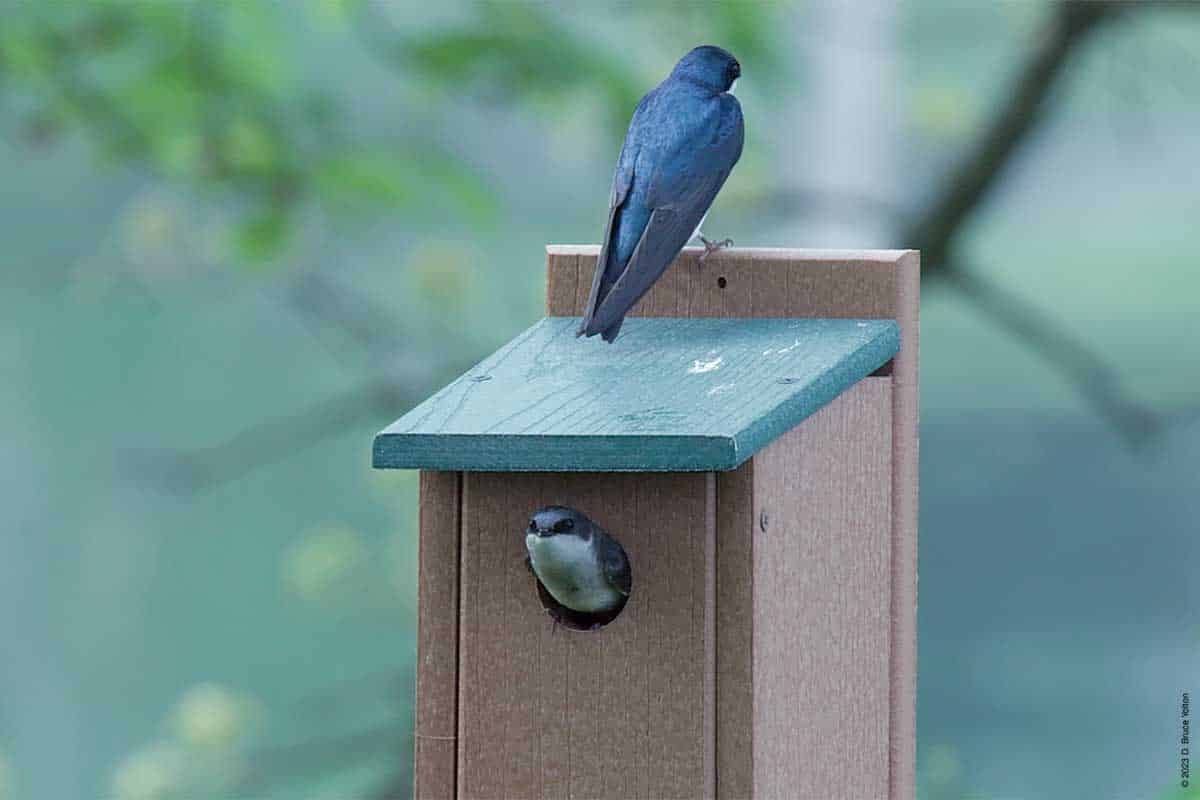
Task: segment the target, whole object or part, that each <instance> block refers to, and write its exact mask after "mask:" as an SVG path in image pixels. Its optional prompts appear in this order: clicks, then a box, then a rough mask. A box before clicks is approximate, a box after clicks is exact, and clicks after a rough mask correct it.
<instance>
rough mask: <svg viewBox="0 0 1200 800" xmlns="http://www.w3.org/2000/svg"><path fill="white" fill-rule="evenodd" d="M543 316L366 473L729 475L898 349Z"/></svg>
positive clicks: (409, 426)
mask: <svg viewBox="0 0 1200 800" xmlns="http://www.w3.org/2000/svg"><path fill="white" fill-rule="evenodd" d="M578 325H579V319H578V318H577V317H576V318H571V317H548V318H546V319H543V320H541V321H540V322H538V323H537V324H536V325H534V326H533V327H531V328H529V329H528V330H526V331H525V332H524V333H522V334H521V335H519V336H517V337H516V338H515V339H513V340H512V341H511V342H509V343H508V344H506V345H505V346H504V347H502V348H500V349H499V350H498V351H496V352H495V353H493V354H492V355H491V356H489V357H488V358H486V359H484V360H483V361H482V362H480V363H479V364H478V365H477V366H476V367H475V368H473V369H471V370H470V371H468V372H467V373H466V374H465V375H463V376H461V377H460V378H458V379H457V380H456V381H454V382H453V383H451V384H450V385H449V386H447V387H445V388H444V389H442V390H441V391H439V392H438V393H437V394H435V395H433V396H432V397H430V398H429V399H428V400H426V401H425V402H423V403H421V404H420V405H418V406H417V407H416V408H414V409H413V410H411V411H409V412H408V413H407V414H405V415H404V416H403V417H401V418H400V419H399V420H397V421H396V422H394V423H393V424H392V425H390V426H388V427H387V428H386V429H385V430H383V431H382V432H381V433H379V435H378V436H376V437H375V446H374V454H373V456H374V465H375V466H376V467H378V468H391V469H441V470H464V471H473V470H478V471H489V470H490V471H497V470H502V471H538V470H542V471H665V472H682V471H710V470H728V469H733V468H735V467H737V466H738V465H740V464H741V463H742V462H744V461H745V460H746V459H748V458H749V457H750V456H752V455H754V453H756V452H757V451H758V450H760V449H762V448H763V447H765V446H766V445H768V444H770V443H771V442H772V441H773V440H774V439H776V438H777V437H779V436H780V435H782V434H783V433H786V432H787V431H788V430H790V429H792V428H793V427H795V426H796V425H798V424H799V423H800V422H802V421H803V420H804V419H805V418H807V417H808V416H809V415H811V414H812V413H814V412H815V411H817V410H818V409H820V408H821V407H822V406H824V405H825V404H827V403H829V401H831V400H833V399H834V398H835V397H837V396H838V395H839V394H840V393H842V392H843V391H845V390H846V389H848V388H849V387H850V386H852V385H854V384H855V383H857V382H858V381H859V380H861V379H862V378H864V377H866V376H867V375H870V374H871V373H872V372H874V371H875V370H876V369H878V368H879V367H881V366H882V365H883V364H884V363H886V362H887V361H888V360H889V359H891V358H892V357H893V356H894V355H895V354H896V352H897V350H898V349H899V345H900V332H899V328H898V327H897V326H896V323H895V322H893V321H891V320H853V319H849V320H847V319H716V318H689V319H677V318H652V317H636V318H630V319H627V320H626V321H625V325H624V327H622V329H621V335H620V337H619V338H618V339H617V341H616V342H615V343H613V344H611V345H610V344H606V343H605V342H603V341H601V340H600V339H599V338H591V339H580V338H576V337H575V329H576V327H577V326H578Z"/></svg>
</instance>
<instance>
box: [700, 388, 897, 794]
mask: <svg viewBox="0 0 1200 800" xmlns="http://www.w3.org/2000/svg"><path fill="white" fill-rule="evenodd" d="M891 391H892V390H891V381H890V379H888V378H868V379H866V380H864V381H862V382H861V383H859V384H858V385H856V386H855V387H854V388H852V389H850V390H849V391H847V392H846V393H845V394H843V395H842V396H840V397H839V398H838V399H837V400H835V401H834V402H833V403H831V404H829V405H828V406H827V407H825V408H824V409H822V410H821V411H820V412H818V413H817V414H815V415H814V416H813V417H811V418H810V419H809V420H807V421H806V422H805V423H804V424H803V425H801V426H799V427H798V428H796V429H795V430H793V431H791V432H790V433H788V434H786V435H785V436H783V437H781V438H780V439H778V440H777V441H776V442H774V443H773V444H771V445H770V446H769V447H767V448H766V449H764V450H763V451H762V452H761V453H759V454H758V455H756V456H755V457H754V459H753V460H752V462H751V463H750V464H749V465H746V466H744V467H742V468H741V469H739V470H738V471H737V472H735V473H728V474H727V476H726V477H725V479H724V480H723V482H722V484H721V489H720V490H719V497H720V501H719V502H720V506H721V508H720V510H719V512H718V515H719V516H718V519H719V523H718V528H719V529H718V540H719V542H720V544H719V545H718V547H719V549H718V569H719V575H718V579H717V587H718V592H717V604H718V614H719V617H718V631H719V633H718V637H719V641H720V646H721V650H722V652H721V654H720V655H719V656H718V679H717V680H718V685H717V713H718V719H719V720H720V723H719V730H718V734H717V735H718V739H717V752H718V775H719V776H720V778H719V789H720V790H719V794H718V796H719V797H731V798H748V797H753V798H762V799H770V800H775V799H776V798H789V799H790V798H795V799H796V800H827V798H831V797H846V798H868V799H871V800H873V799H874V798H884V797H887V796H888V794H887V793H888V780H889V761H888V736H889V733H888V726H889V707H890V704H891V703H890V700H891V698H890V683H889V663H890V658H889V656H890V636H891V625H890V615H889V611H890V608H891V589H890V582H891V581H890V571H891V535H892V534H891V531H892V513H891V512H892V507H891V494H892V491H891V440H892V437H891V433H892V431H891V419H892V408H891V402H892V397H891Z"/></svg>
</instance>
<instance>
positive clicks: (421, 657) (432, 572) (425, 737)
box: [413, 471, 461, 800]
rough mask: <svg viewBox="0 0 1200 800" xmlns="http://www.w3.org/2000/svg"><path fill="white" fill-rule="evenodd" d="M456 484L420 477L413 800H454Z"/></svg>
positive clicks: (446, 476)
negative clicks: (449, 798)
mask: <svg viewBox="0 0 1200 800" xmlns="http://www.w3.org/2000/svg"><path fill="white" fill-rule="evenodd" d="M460 483H461V478H460V475H459V473H457V472H432V471H422V472H421V478H420V489H419V498H420V522H419V525H418V529H419V531H420V533H419V539H418V557H417V559H418V567H417V658H418V663H417V699H416V709H415V714H416V730H415V743H414V748H415V753H414V759H415V762H414V791H413V795H414V797H416V798H417V800H444V799H445V798H448V797H454V795H455V760H456V759H455V741H456V738H457V728H458V719H457V714H458V696H457V695H458V594H459V590H458V542H459V509H460V506H461V503H460V499H459V491H460Z"/></svg>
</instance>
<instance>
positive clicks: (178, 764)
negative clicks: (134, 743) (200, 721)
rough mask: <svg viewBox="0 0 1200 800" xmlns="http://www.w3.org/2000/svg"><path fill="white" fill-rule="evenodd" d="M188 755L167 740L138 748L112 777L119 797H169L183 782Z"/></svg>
mask: <svg viewBox="0 0 1200 800" xmlns="http://www.w3.org/2000/svg"><path fill="white" fill-rule="evenodd" d="M183 772H184V758H183V755H182V753H180V751H179V749H178V748H177V747H176V746H174V745H172V744H167V743H165V742H160V743H157V744H153V745H150V746H148V747H145V748H143V749H141V750H137V751H134V752H133V753H131V754H130V755H128V756H126V758H125V759H124V760H123V761H122V762H121V763H119V764H118V765H117V768H116V769H115V770H114V771H113V776H112V795H113V797H114V798H115V800H168V799H169V798H170V797H172V795H175V794H176V793H177V792H178V790H179V789H180V788H181V786H182V784H183Z"/></svg>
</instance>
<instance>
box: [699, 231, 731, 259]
mask: <svg viewBox="0 0 1200 800" xmlns="http://www.w3.org/2000/svg"><path fill="white" fill-rule="evenodd" d="M699 238H700V241H701V242H703V243H704V252H703V253H701V254H700V263H701V264H703V263H704V259H706V258H708V257H709V256H711V255H712V254H713V253H715V252H717V251H718V250H724V249H725V248H726V247H732V246H733V239H722V240H721V241H719V242H717V241H714V240H712V239H706V238H704V237H703V236H701V237H699Z"/></svg>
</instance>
